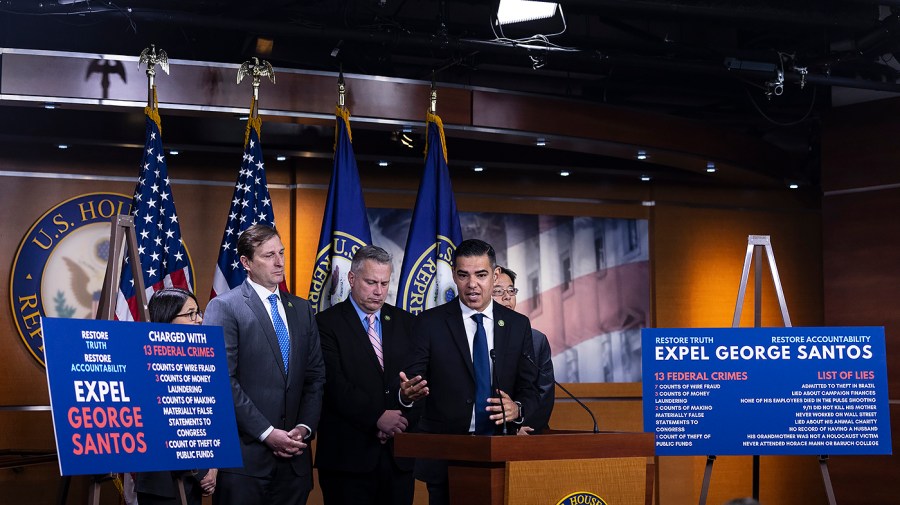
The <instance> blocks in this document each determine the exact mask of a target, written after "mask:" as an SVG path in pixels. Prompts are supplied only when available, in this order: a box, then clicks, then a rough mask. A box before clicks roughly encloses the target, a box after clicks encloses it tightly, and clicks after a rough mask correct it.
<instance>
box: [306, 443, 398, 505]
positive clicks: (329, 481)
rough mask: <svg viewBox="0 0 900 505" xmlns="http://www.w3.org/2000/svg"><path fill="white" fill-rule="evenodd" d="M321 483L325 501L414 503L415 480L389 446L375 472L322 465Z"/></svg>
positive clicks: (330, 504)
mask: <svg viewBox="0 0 900 505" xmlns="http://www.w3.org/2000/svg"><path fill="white" fill-rule="evenodd" d="M319 485H320V486H321V487H322V498H324V502H325V505H412V502H413V492H414V491H415V480H414V479H413V473H412V471H409V472H404V471H401V470H399V469H398V468H397V466H396V465H395V464H394V462H393V457H392V456H391V451H390V449H389V448H388V447H387V446H384V447H383V448H382V450H381V455H380V456H379V458H378V466H376V467H375V470H374V471H372V472H342V471H336V470H323V469H321V468H320V469H319Z"/></svg>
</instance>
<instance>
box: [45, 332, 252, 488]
mask: <svg viewBox="0 0 900 505" xmlns="http://www.w3.org/2000/svg"><path fill="white" fill-rule="evenodd" d="M42 331H43V336H44V354H45V357H46V364H47V381H48V384H49V386H50V406H51V410H52V412H53V427H54V429H55V433H56V450H57V453H58V455H59V467H60V473H61V475H94V474H103V473H108V472H117V473H118V472H148V471H159V470H191V469H199V468H231V467H240V466H243V462H242V460H241V454H240V446H239V444H238V438H237V425H236V423H235V417H234V404H233V402H232V397H231V381H230V378H229V375H228V362H227V360H226V358H225V342H224V337H223V335H222V329H221V328H219V327H215V326H192V325H176V324H157V323H135V322H119V321H96V320H86V319H57V318H43V320H42Z"/></svg>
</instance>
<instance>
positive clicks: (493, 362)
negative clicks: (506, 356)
mask: <svg viewBox="0 0 900 505" xmlns="http://www.w3.org/2000/svg"><path fill="white" fill-rule="evenodd" d="M490 354H491V377H492V378H493V380H494V387H493V388H491V389H493V390H494V394H495V395H496V397H497V398H498V399H499V400H500V414H501V415H502V416H503V434H504V435H509V429H508V428H507V427H506V409H505V408H504V407H503V396H501V395H500V380H499V379H497V353H495V352H494V350H493V349H491V353H490Z"/></svg>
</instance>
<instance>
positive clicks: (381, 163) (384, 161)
mask: <svg viewBox="0 0 900 505" xmlns="http://www.w3.org/2000/svg"><path fill="white" fill-rule="evenodd" d="M390 164H391V162H390V161H387V160H379V161H378V166H379V167H386V166H388V165H390Z"/></svg>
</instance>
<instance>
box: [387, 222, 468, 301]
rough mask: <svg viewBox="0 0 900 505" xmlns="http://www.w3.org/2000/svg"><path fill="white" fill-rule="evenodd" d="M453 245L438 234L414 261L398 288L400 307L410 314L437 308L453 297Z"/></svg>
mask: <svg viewBox="0 0 900 505" xmlns="http://www.w3.org/2000/svg"><path fill="white" fill-rule="evenodd" d="M455 250H456V244H454V243H453V242H452V241H451V240H450V239H449V238H448V237H445V236H442V235H438V237H437V242H436V243H435V244H433V245H432V246H431V247H429V248H428V249H426V250H425V252H423V253H422V255H421V256H419V257H418V258H416V262H415V264H413V267H412V270H411V271H410V274H409V276H408V277H407V278H406V283H405V284H404V285H403V286H400V294H399V295H398V297H400V299H401V300H402V303H398V304H399V305H401V307H402V308H403V309H404V310H406V311H408V312H410V313H411V314H419V313H420V312H422V311H424V310H427V309H430V308H432V307H437V306H438V305H442V304H444V303H447V302H449V301H450V300H452V299H453V298H454V297H455V296H456V284H455V283H454V282H453V267H452V263H453V251H455Z"/></svg>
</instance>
